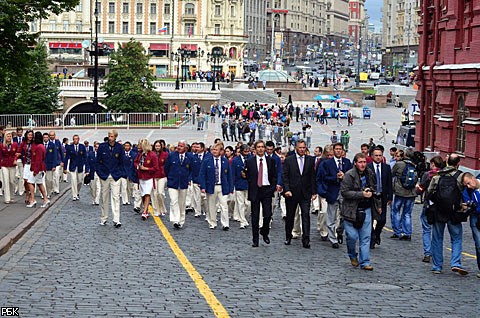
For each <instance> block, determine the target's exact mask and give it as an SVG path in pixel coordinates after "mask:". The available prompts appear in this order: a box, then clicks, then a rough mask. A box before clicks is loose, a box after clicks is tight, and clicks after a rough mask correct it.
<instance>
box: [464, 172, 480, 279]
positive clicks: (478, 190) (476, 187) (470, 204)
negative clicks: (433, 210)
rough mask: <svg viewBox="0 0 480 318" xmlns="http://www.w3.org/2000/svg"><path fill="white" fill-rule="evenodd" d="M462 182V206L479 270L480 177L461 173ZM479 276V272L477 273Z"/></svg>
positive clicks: (479, 276)
mask: <svg viewBox="0 0 480 318" xmlns="http://www.w3.org/2000/svg"><path fill="white" fill-rule="evenodd" d="M462 183H463V185H464V186H465V189H464V190H463V193H462V194H463V202H464V203H463V208H464V209H465V210H467V212H468V213H469V214H470V227H471V228H472V236H473V240H474V242H475V252H476V254H477V266H478V269H479V270H480V179H477V178H475V176H474V175H473V174H471V173H469V172H465V173H464V174H463V178H462ZM477 277H478V278H480V273H478V274H477Z"/></svg>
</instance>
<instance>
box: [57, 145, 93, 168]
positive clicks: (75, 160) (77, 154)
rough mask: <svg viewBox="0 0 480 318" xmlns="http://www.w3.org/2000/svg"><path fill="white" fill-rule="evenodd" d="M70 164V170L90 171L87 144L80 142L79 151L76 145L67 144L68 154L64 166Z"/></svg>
mask: <svg viewBox="0 0 480 318" xmlns="http://www.w3.org/2000/svg"><path fill="white" fill-rule="evenodd" d="M67 164H68V170H69V171H71V172H74V171H75V169H77V171H78V172H80V173H81V172H84V171H85V172H89V168H88V161H87V152H86V150H85V145H82V144H78V151H75V145H73V144H72V145H68V146H67V154H66V155H65V162H64V163H63V165H64V167H66V166H67Z"/></svg>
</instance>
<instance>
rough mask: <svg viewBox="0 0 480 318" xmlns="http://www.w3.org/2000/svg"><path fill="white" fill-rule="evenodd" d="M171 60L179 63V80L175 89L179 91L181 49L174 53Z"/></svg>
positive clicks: (177, 79)
mask: <svg viewBox="0 0 480 318" xmlns="http://www.w3.org/2000/svg"><path fill="white" fill-rule="evenodd" d="M171 60H172V62H177V63H178V65H177V78H176V80H175V89H176V90H179V89H180V79H179V75H180V60H181V54H180V49H178V50H177V52H175V53H172V55H171Z"/></svg>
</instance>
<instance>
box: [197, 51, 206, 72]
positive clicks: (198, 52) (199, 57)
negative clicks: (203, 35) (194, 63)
mask: <svg viewBox="0 0 480 318" xmlns="http://www.w3.org/2000/svg"><path fill="white" fill-rule="evenodd" d="M204 54H205V51H204V50H202V49H201V48H198V50H197V57H198V70H197V73H198V72H200V70H201V64H200V62H201V61H202V57H203V55H204Z"/></svg>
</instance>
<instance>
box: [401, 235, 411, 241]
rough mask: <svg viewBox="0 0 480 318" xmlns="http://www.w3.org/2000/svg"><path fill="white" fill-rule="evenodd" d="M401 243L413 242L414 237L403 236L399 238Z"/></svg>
mask: <svg viewBox="0 0 480 318" xmlns="http://www.w3.org/2000/svg"><path fill="white" fill-rule="evenodd" d="M399 240H400V241H411V240H412V237H411V236H410V235H403V236H401V237H400V238H399Z"/></svg>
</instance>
